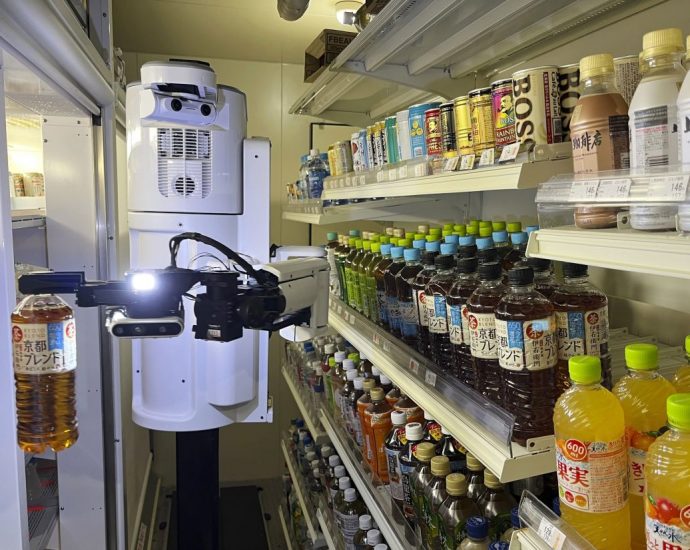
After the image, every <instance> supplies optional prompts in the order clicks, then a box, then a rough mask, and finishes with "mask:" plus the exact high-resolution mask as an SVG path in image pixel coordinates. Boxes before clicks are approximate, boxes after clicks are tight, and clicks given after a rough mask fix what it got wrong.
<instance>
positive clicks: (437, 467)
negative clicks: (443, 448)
mask: <svg viewBox="0 0 690 550" xmlns="http://www.w3.org/2000/svg"><path fill="white" fill-rule="evenodd" d="M431 473H432V474H434V475H435V476H438V477H445V476H447V475H448V474H449V473H450V459H449V458H448V457H447V456H443V455H442V456H435V457H434V458H432V459H431Z"/></svg>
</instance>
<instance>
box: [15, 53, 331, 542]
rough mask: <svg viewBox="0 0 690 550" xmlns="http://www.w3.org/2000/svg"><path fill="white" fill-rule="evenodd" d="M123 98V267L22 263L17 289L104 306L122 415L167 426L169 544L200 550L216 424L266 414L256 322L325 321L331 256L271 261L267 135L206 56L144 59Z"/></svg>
mask: <svg viewBox="0 0 690 550" xmlns="http://www.w3.org/2000/svg"><path fill="white" fill-rule="evenodd" d="M126 109H127V155H128V206H129V213H128V221H129V235H130V265H131V271H130V272H128V273H127V274H126V275H125V278H124V280H122V281H94V282H90V281H86V280H85V277H84V273H83V272H57V273H55V272H45V273H33V274H30V275H25V276H23V277H21V278H20V281H19V289H20V291H21V292H22V293H24V294H41V293H55V294H60V293H70V294H75V295H76V298H77V300H76V303H77V306H78V307H96V306H105V307H106V319H107V321H106V326H107V329H108V330H109V332H110V333H111V334H112V335H113V336H114V337H118V338H132V339H133V344H132V371H133V388H132V389H133V400H132V412H133V419H134V421H135V422H136V423H137V424H140V425H141V426H143V427H146V428H150V429H154V430H164V431H174V432H176V438H177V495H178V548H181V549H191V548H194V549H199V550H206V549H209V550H212V549H215V548H217V547H218V544H219V540H218V533H219V517H218V513H219V486H218V429H219V428H220V427H222V426H226V425H229V424H232V423H236V422H270V421H271V419H272V411H271V407H270V399H269V395H268V334H269V333H270V332H276V331H279V332H280V334H281V335H282V336H283V337H286V338H288V339H290V340H293V341H301V340H306V339H308V338H312V337H314V336H316V335H318V334H321V333H323V332H325V330H326V328H327V324H328V285H329V267H328V262H327V261H326V260H325V259H324V258H320V257H312V258H301V259H296V260H285V261H279V262H274V263H270V250H271V243H270V241H269V234H268V231H269V208H268V204H267V203H268V198H269V196H270V194H269V185H270V179H269V178H270V170H269V166H270V143H269V142H268V141H267V140H265V139H257V138H253V139H247V138H246V121H247V115H246V98H245V96H244V94H243V93H242V92H240V91H239V90H236V89H234V88H231V87H228V86H223V85H219V84H217V82H216V76H215V73H214V72H213V70H212V69H211V68H210V66H209V65H208V64H206V63H203V62H193V61H187V60H184V61H183V60H171V61H168V62H151V63H146V64H145V65H143V66H142V68H141V82H136V83H132V84H130V85H129V86H128V88H127V106H126ZM235 250H241V251H242V253H237V252H235ZM307 252H311V251H307ZM319 254H321V252H319ZM305 255H308V254H305ZM163 266H166V267H163ZM187 301H189V304H190V307H185V306H186V302H187ZM186 327H191V329H188V328H186Z"/></svg>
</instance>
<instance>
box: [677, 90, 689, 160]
mask: <svg viewBox="0 0 690 550" xmlns="http://www.w3.org/2000/svg"><path fill="white" fill-rule="evenodd" d="M678 123H679V127H678V132H679V134H680V159H679V162H680V163H681V164H688V163H690V102H688V101H687V100H685V101H683V108H682V110H680V111H678Z"/></svg>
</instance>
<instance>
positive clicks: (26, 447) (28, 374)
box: [11, 294, 79, 453]
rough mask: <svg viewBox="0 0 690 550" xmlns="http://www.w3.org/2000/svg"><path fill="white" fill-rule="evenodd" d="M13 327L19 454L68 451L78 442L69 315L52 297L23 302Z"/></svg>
mask: <svg viewBox="0 0 690 550" xmlns="http://www.w3.org/2000/svg"><path fill="white" fill-rule="evenodd" d="M11 322H12V353H13V364H14V381H15V391H16V393H15V399H16V407H17V442H18V444H19V448H20V449H22V450H23V451H24V452H27V453H42V452H43V451H45V450H46V449H48V448H50V449H52V450H53V451H56V452H58V451H62V450H64V449H67V448H68V447H71V446H72V445H74V444H75V443H76V441H77V439H78V438H79V429H78V423H77V410H76V388H75V383H76V377H75V375H76V367H77V343H76V342H77V341H76V328H75V323H74V315H73V313H72V309H71V308H70V307H69V306H68V305H67V303H66V302H65V301H64V300H62V299H61V298H59V297H58V296H54V295H52V294H38V295H33V296H27V297H25V298H24V299H23V300H22V301H21V302H19V304H18V305H17V307H16V308H15V310H14V311H13V312H12V317H11Z"/></svg>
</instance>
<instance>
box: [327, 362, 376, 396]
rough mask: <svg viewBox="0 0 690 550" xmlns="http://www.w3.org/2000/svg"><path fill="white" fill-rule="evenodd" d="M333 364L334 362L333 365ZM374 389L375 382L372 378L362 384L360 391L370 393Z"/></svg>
mask: <svg viewBox="0 0 690 550" xmlns="http://www.w3.org/2000/svg"><path fill="white" fill-rule="evenodd" d="M333 364H335V360H334V363H333ZM375 387H376V380H374V379H373V378H366V379H365V380H364V382H362V389H363V390H364V391H371V390H373V389H374V388H375Z"/></svg>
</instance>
